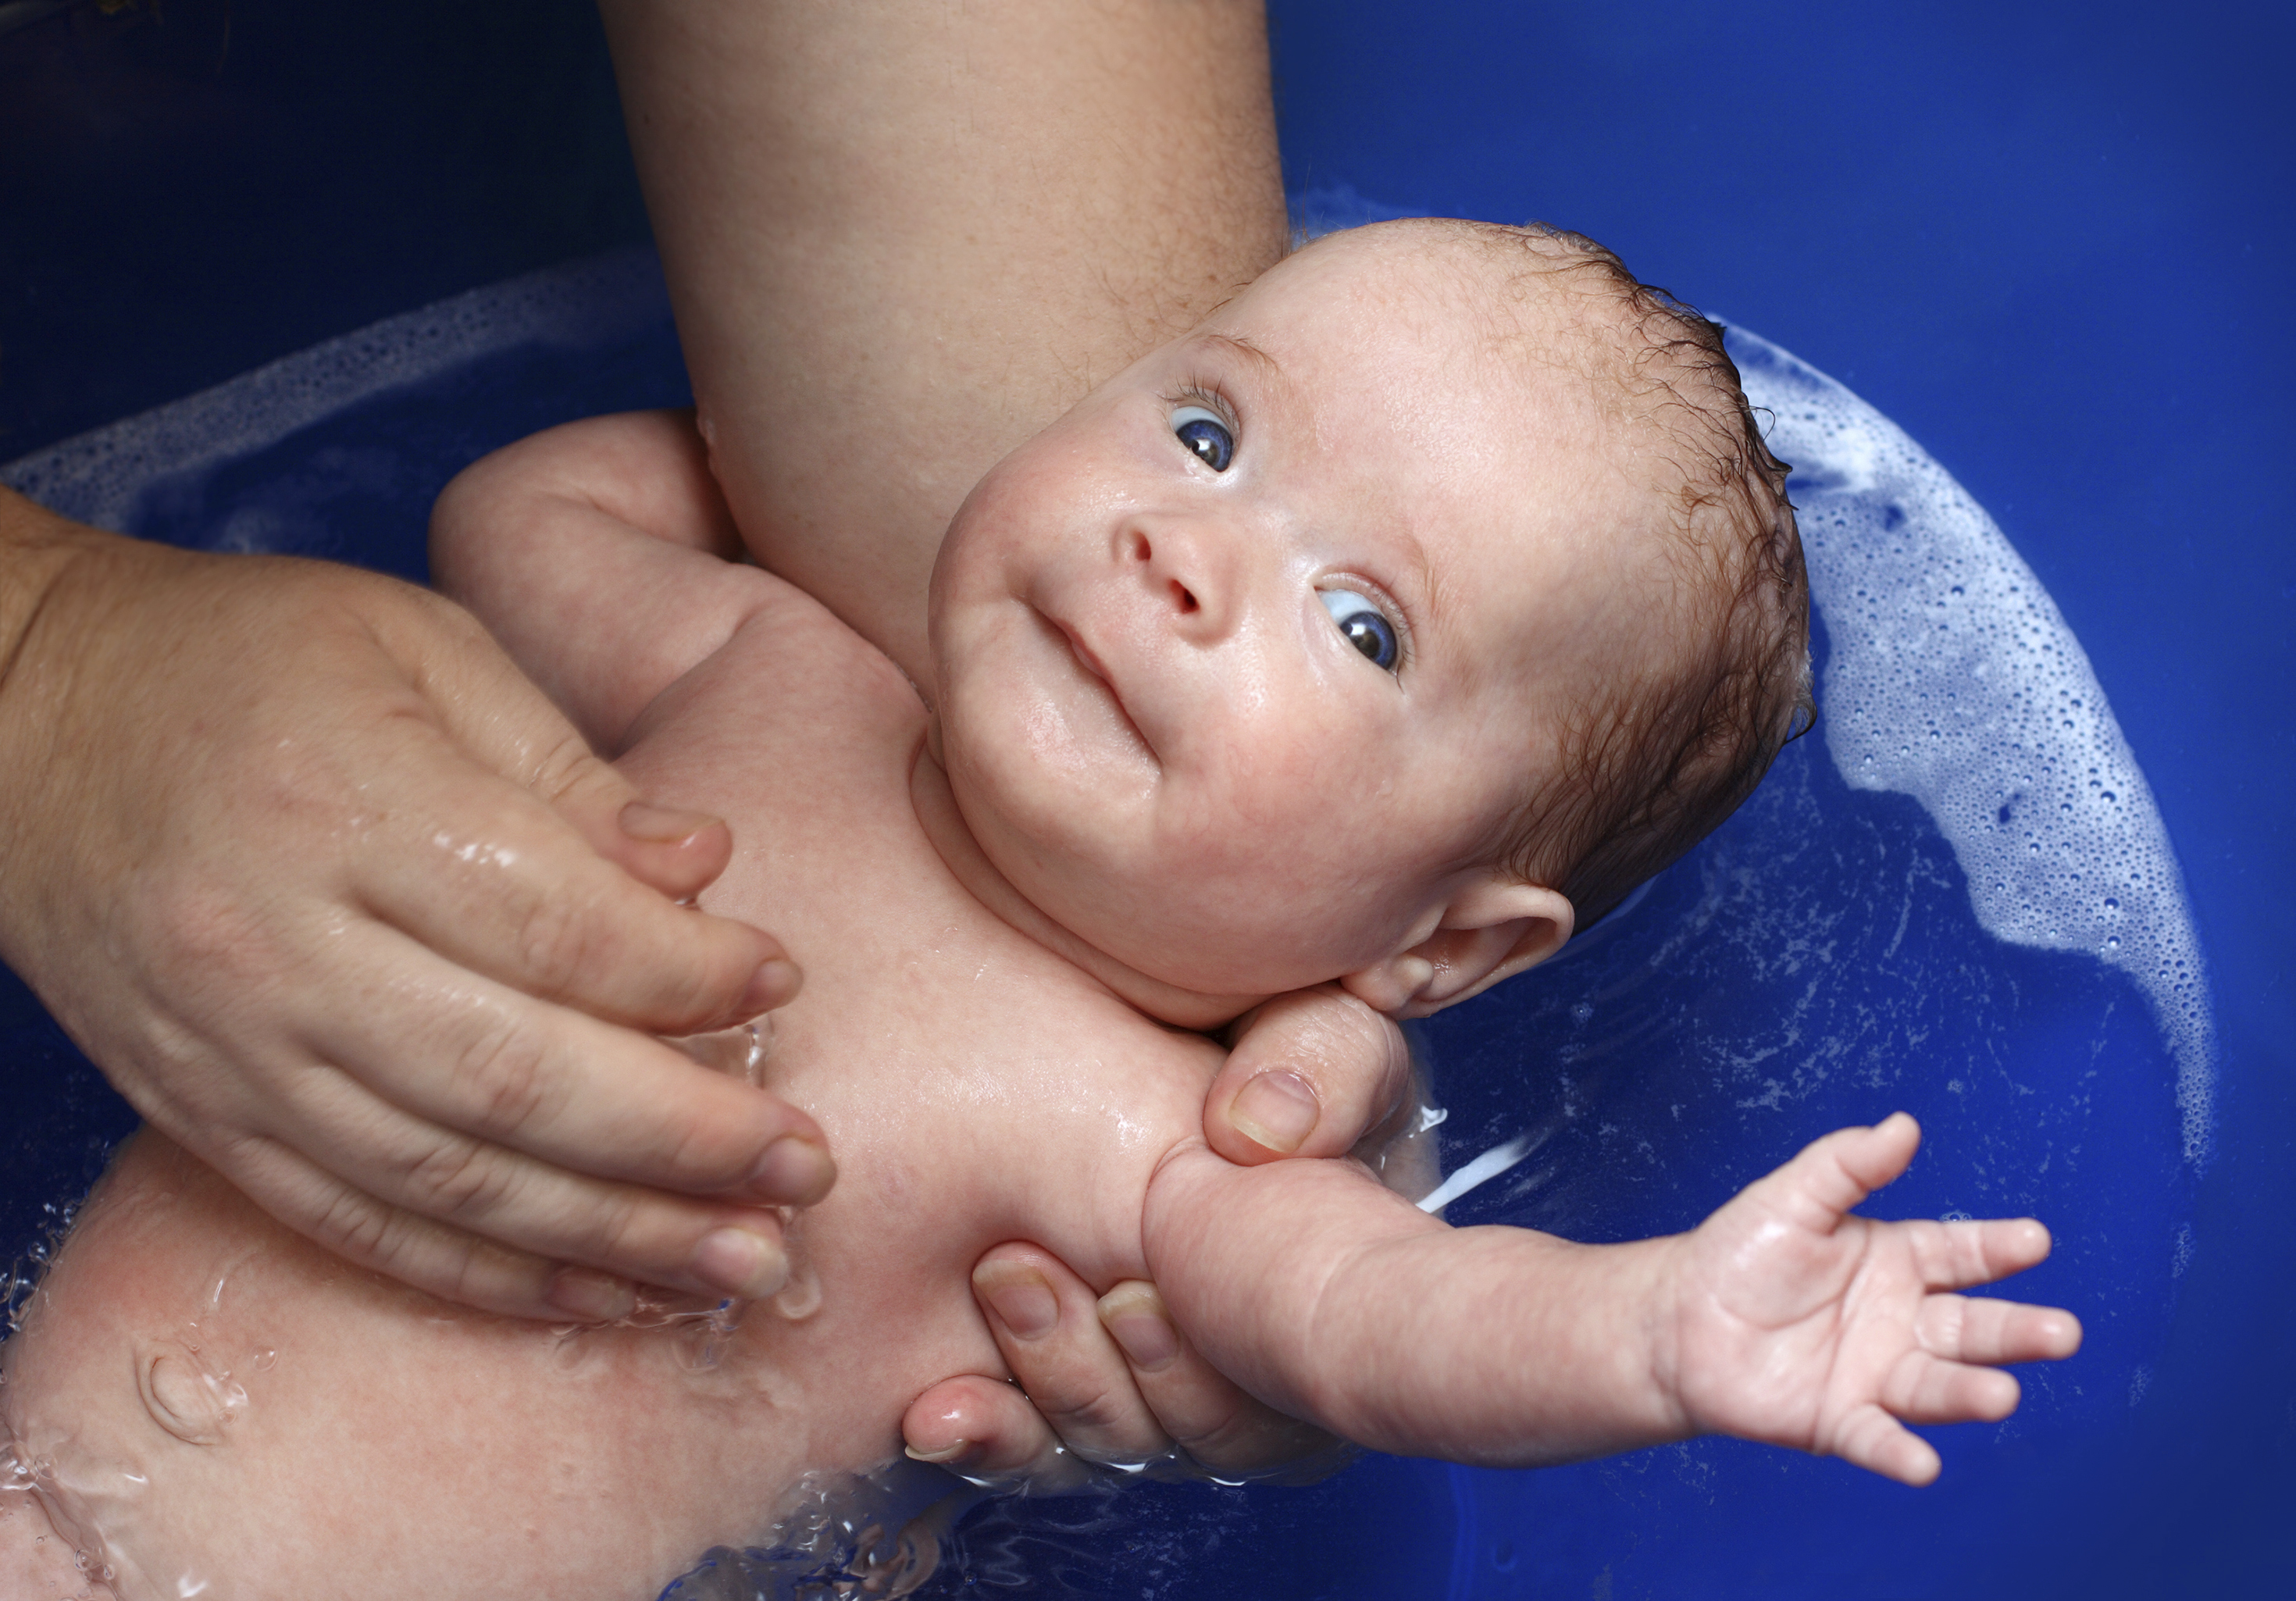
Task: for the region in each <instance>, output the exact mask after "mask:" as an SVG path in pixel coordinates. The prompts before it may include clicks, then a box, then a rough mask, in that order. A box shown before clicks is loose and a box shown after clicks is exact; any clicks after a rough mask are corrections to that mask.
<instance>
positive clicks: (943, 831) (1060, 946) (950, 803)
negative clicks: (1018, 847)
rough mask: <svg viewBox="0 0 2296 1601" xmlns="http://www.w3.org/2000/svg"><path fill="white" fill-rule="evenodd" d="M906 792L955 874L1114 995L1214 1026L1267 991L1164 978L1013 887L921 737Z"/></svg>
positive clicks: (1194, 1025)
mask: <svg viewBox="0 0 2296 1601" xmlns="http://www.w3.org/2000/svg"><path fill="white" fill-rule="evenodd" d="M909 796H910V800H911V801H912V802H913V803H914V805H915V807H916V813H917V821H918V823H919V824H921V825H922V826H923V828H924V831H925V837H926V838H927V839H929V840H931V842H932V846H933V849H934V850H936V851H938V852H939V854H940V859H941V861H942V862H943V863H944V864H946V865H947V867H948V870H949V872H951V873H952V874H955V877H956V882H957V883H961V884H963V885H964V887H965V889H966V890H968V891H971V893H972V897H973V899H976V900H978V901H980V904H981V905H983V906H985V907H988V909H989V910H990V911H991V912H993V913H995V914H996V915H997V916H998V917H1000V918H1002V919H1003V920H1004V921H1005V922H1006V923H1008V924H1012V925H1013V927H1014V928H1016V929H1018V930H1020V932H1022V933H1024V934H1026V935H1028V936H1029V938H1030V939H1031V940H1036V941H1037V944H1039V945H1042V946H1043V947H1044V948H1046V949H1047V950H1049V951H1051V952H1053V953H1054V955H1055V956H1063V957H1065V958H1067V959H1068V960H1069V961H1070V962H1071V963H1073V964H1075V965H1077V966H1078V967H1080V968H1082V969H1083V970H1084V971H1085V972H1087V973H1090V974H1091V975H1092V976H1093V977H1094V978H1095V979H1098V980H1099V981H1101V982H1102V983H1103V984H1105V985H1107V986H1108V987H1109V989H1112V990H1114V991H1115V992H1116V994H1117V996H1118V997H1119V998H1121V999H1123V1000H1124V1001H1126V1002H1128V1004H1130V1005H1131V1006H1134V1007H1136V1008H1137V1009H1138V1010H1140V1011H1141V1012H1144V1013H1145V1014H1147V1015H1149V1016H1150V1017H1152V1018H1154V1019H1155V1020H1156V1021H1157V1022H1167V1023H1170V1024H1172V1025H1174V1026H1175V1027H1177V1028H1183V1029H1203V1030H1210V1029H1217V1028H1219V1027H1220V1026H1222V1025H1223V1024H1225V1023H1228V1022H1234V1020H1235V1019H1236V1018H1238V1017H1240V1016H1242V1014H1244V1013H1246V1012H1249V1011H1251V1008H1252V1007H1254V1006H1258V1005H1259V1003H1260V1002H1262V1001H1264V1000H1266V999H1267V996H1265V995H1207V994H1204V993H1202V992H1201V991H1199V990H1194V989H1181V988H1179V987H1178V986H1177V985H1175V984H1168V983H1166V982H1164V981H1163V980H1161V979H1158V978H1152V977H1150V976H1149V975H1148V974H1146V973H1142V972H1141V971H1140V970H1139V969H1138V968H1136V967H1132V966H1128V965H1126V964H1124V963H1122V962H1119V961H1118V960H1117V959H1116V958H1115V957H1114V956H1110V955H1109V954H1108V953H1107V952H1106V951H1104V950H1102V949H1101V948H1099V947H1098V946H1095V945H1091V944H1087V942H1086V941H1085V940H1082V939H1079V938H1078V936H1077V935H1076V934H1075V933H1073V932H1070V930H1069V929H1068V928H1067V927H1066V926H1064V925H1063V924H1059V923H1055V922H1054V921H1053V919H1052V918H1051V917H1049V916H1047V915H1045V913H1044V912H1043V910H1042V909H1040V908H1039V907H1037V904H1036V903H1035V902H1034V901H1032V900H1030V899H1029V898H1028V897H1027V896H1025V895H1023V894H1021V891H1018V890H1016V889H1014V888H1013V883H1012V881H1011V880H1009V879H1007V878H1006V877H1005V875H1004V874H1002V873H999V872H998V871H997V870H996V864H995V863H994V862H992V861H990V860H989V859H988V853H987V852H985V851H983V850H981V849H980V842H978V841H976V840H975V839H974V838H973V837H972V829H970V828H968V827H967V826H966V825H965V822H964V813H963V812H961V811H959V810H958V809H957V805H956V796H955V794H954V793H953V792H951V791H950V789H949V786H948V775H947V773H946V772H944V771H943V770H942V769H941V765H940V763H939V761H937V760H935V759H934V758H933V755H932V752H931V751H930V750H928V749H927V748H926V745H925V743H924V742H923V741H922V740H920V741H919V742H918V744H917V755H916V759H915V761H914V765H913V766H912V768H910V772H909Z"/></svg>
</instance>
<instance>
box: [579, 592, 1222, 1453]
mask: <svg viewBox="0 0 2296 1601" xmlns="http://www.w3.org/2000/svg"><path fill="white" fill-rule="evenodd" d="M923 735H924V718H923V713H922V708H921V706H920V705H919V702H918V701H917V698H916V695H915V694H914V691H913V690H912V689H911V688H910V687H909V686H908V685H907V683H906V681H905V680H904V679H903V678H902V677H901V676H900V674H899V673H898V670H897V669H894V668H893V667H892V666H891V664H890V662H888V661H886V660H885V659H884V657H882V656H881V654H879V653H877V652H876V651H875V650H874V649H873V648H872V647H871V646H869V645H867V644H866V643H865V642H864V641H862V640H861V639H860V638H859V637H858V636H856V635H854V634H853V633H852V632H851V631H850V630H849V629H847V628H845V627H844V626H843V625H842V624H841V623H840V622H838V621H837V620H835V619H834V618H832V617H831V616H830V615H829V614H828V613H827V612H825V611H824V610H823V609H822V608H820V607H819V606H817V605H816V604H815V603H813V602H812V601H810V600H808V599H807V598H805V597H804V596H802V595H799V594H797V593H796V592H795V591H792V590H783V591H782V592H781V593H780V595H779V596H778V598H777V600H776V602H775V603H774V604H773V605H771V606H770V607H769V608H768V610H767V611H766V612H763V613H761V614H760V615H758V617H756V618H754V619H753V620H751V621H750V622H749V623H748V624H747V625H745V626H744V627H743V628H742V630H741V631H740V632H739V633H738V634H737V635H736V636H735V637H734V640H733V641H732V642H731V643H730V644H729V645H727V646H726V648H725V649H724V650H722V651H721V652H719V653H718V654H717V656H715V657H714V658H712V659H711V660H710V661H708V662H706V663H704V664H703V665H702V666H701V667H700V668H698V669H695V670H694V671H693V672H692V673H690V674H688V675H687V676H686V677H685V679H683V680H681V681H680V682H679V683H678V684H677V685H676V686H674V687H673V688H672V689H671V690H670V691H668V693H666V694H664V695H663V696H662V698H661V699H660V701H658V702H656V703H655V704H654V706H653V707H652V708H651V709H650V710H649V711H648V712H647V714H646V716H645V717H644V718H643V719H641V722H640V725H639V727H638V728H637V730H636V731H635V738H634V740H633V741H632V743H631V744H630V747H629V749H628V750H627V752H626V753H625V755H624V757H623V758H622V759H621V761H620V763H619V765H620V766H621V767H622V768H623V769H624V771H625V772H626V773H627V774H628V775H629V776H631V777H632V778H633V779H634V780H635V782H636V783H637V784H638V785H639V787H640V788H641V790H643V791H644V792H646V793H648V794H649V795H652V796H655V797H659V798H660V799H662V800H664V801H667V802H668V803H671V804H676V805H680V806H687V807H693V808H697V809H703V810H707V811H710V812H714V813H716V814H717V816H720V817H725V818H726V820H727V822H728V823H729V824H730V825H732V827H733V831H734V840H735V851H734V860H733V863H732V865H731V866H729V867H728V868H727V870H726V874H725V875H724V877H723V878H722V879H721V881H720V882H719V883H717V885H715V886H713V888H712V889H711V890H710V891H708V892H707V893H705V894H704V896H703V897H702V904H703V905H704V906H705V907H707V908H708V909H709V910H711V911H713V912H716V913H717V914H719V915H727V916H734V917H739V918H742V919H744V920H746V921H749V922H751V923H754V924H757V925H758V926H759V927H762V928H767V929H770V930H772V931H773V932H774V933H775V935H776V936H777V937H778V938H779V939H780V940H782V941H783V944H784V945H785V946H787V948H789V950H790V953H791V956H793V957H794V958H795V959H796V960H797V962H798V963H799V965H800V966H802V967H803V968H804V969H805V972H806V982H805V988H804V990H803V991H802V993H801V994H800V995H799V997H798V998H797V999H796V1000H795V1001H794V1002H793V1003H791V1005H790V1006H788V1007H786V1008H784V1009H783V1011H781V1012H779V1013H777V1014H775V1018H774V1045H773V1054H772V1055H771V1057H770V1059H769V1060H768V1062H767V1066H766V1070H765V1071H766V1078H765V1082H766V1084H767V1088H771V1089H773V1090H774V1091H775V1092H776V1093H778V1094H780V1095H783V1096H786V1097H788V1098H789V1099H791V1100H792V1101H794V1102H796V1103H797V1104H799V1105H801V1106H803V1107H805V1108H806V1109H807V1110H808V1112H811V1113H812V1114H813V1115H814V1116H815V1117H816V1118H817V1119H818V1120H819V1121H820V1122H821V1123H822V1125H823V1127H824V1129H825V1130H826V1131H827V1133H828V1135H829V1137H830V1141H831V1145H832V1150H833V1151H834V1152H835V1153H836V1155H837V1161H838V1170H839V1178H838V1183H837V1187H836V1188H835V1190H834V1191H833V1192H832V1194H831V1195H830V1197H829V1198H828V1199H827V1200H826V1201H824V1203H822V1204H821V1205H820V1206H818V1207H816V1208H815V1209H813V1210H812V1211H810V1212H808V1213H807V1214H806V1215H805V1216H804V1217H803V1219H801V1221H800V1223H799V1257H800V1260H801V1262H802V1264H803V1265H804V1266H805V1267H807V1268H809V1269H810V1270H811V1271H812V1272H814V1273H816V1274H817V1275H818V1277H819V1280H820V1288H821V1299H820V1305H819V1309H818V1310H816V1311H815V1312H813V1313H812V1314H811V1315H809V1316H808V1317H807V1318H803V1319H802V1320H799V1321H797V1322H794V1323H792V1322H788V1321H785V1320H782V1319H779V1318H770V1317H767V1316H766V1315H765V1314H764V1309H760V1310H759V1312H758V1314H754V1315H753V1317H752V1319H751V1323H752V1325H753V1326H745V1334H746V1335H747V1336H748V1337H750V1339H752V1340H753V1341H754V1342H755V1345H756V1348H757V1350H758V1353H759V1355H760V1358H761V1359H766V1360H768V1361H770V1363H771V1365H772V1366H774V1367H776V1368H785V1370H786V1374H787V1376H786V1378H785V1379H784V1380H783V1382H784V1383H791V1384H794V1385H796V1386H799V1387H801V1388H802V1389H803V1390H804V1391H805V1392H806V1393H807V1394H808V1396H809V1397H810V1398H811V1401H812V1405H811V1407H810V1408H809V1410H810V1412H811V1414H812V1415H813V1416H815V1417H816V1418H818V1419H819V1420H820V1422H821V1424H822V1425H823V1426H824V1428H825V1429H827V1430H828V1431H830V1432H829V1433H824V1434H823V1435H821V1436H818V1437H817V1438H816V1444H815V1447H814V1451H813V1457H812V1459H813V1460H814V1461H816V1462H823V1461H827V1460H828V1459H829V1458H831V1457H841V1458H842V1460H844V1461H845V1462H848V1463H854V1462H862V1461H869V1460H874V1459H877V1458H880V1457H883V1456H884V1455H886V1454H887V1453H888V1452H889V1451H890V1449H893V1448H894V1447H895V1445H896V1443H897V1427H898V1417H899V1414H900V1412H901V1409H902V1408H904V1407H905V1406H906V1403H907V1402H908V1401H909V1400H911V1399H913V1398H914V1395H915V1394H916V1393H917V1392H920V1391H922V1389H923V1388H924V1387H926V1386H927V1385H929V1384H931V1383H933V1382H935V1381H937V1380H939V1379H941V1378H944V1377H947V1376H948V1375H952V1374H955V1373H959V1372H985V1373H992V1374H995V1373H1001V1372H1002V1371H1003V1367H1002V1364H1001V1361H1000V1359H998V1357H997V1354H996V1347H995V1345H994V1342H992V1341H991V1340H990V1338H989V1336H988V1331H987V1329H986V1327H985V1326H984V1325H983V1324H982V1323H981V1321H980V1316H979V1314H978V1312H977V1311H976V1310H975V1309H974V1306H973V1301H972V1291H971V1285H970V1277H969V1276H970V1269H971V1267H972V1262H973V1261H974V1260H975V1259H977V1258H978V1257H979V1256H980V1253H981V1252H983V1251H985V1250H987V1249H988V1247H989V1246H991V1245H994V1244H998V1243H999V1242H1001V1241H1005V1240H1012V1239H1025V1240H1030V1241H1033V1242H1035V1243H1037V1244H1041V1245H1043V1246H1045V1247H1046V1248H1047V1249H1049V1250H1051V1251H1053V1252H1054V1253H1055V1254H1057V1255H1059V1256H1060V1257H1062V1259H1063V1260H1066V1261H1067V1262H1068V1263H1069V1265H1070V1266H1071V1267H1072V1268H1075V1269H1076V1270H1077V1271H1078V1273H1079V1274H1080V1275H1081V1276H1083V1277H1085V1278H1086V1279H1087V1281H1089V1282H1092V1283H1094V1284H1095V1285H1102V1286H1105V1285H1109V1284H1111V1283H1113V1282H1114V1281H1116V1280H1118V1279H1120V1278H1127V1277H1145V1276H1146V1273H1147V1268H1146V1263H1145V1261H1144V1257H1143V1253H1142V1247H1141V1211H1142V1201H1143V1197H1144V1195H1145V1192H1146V1189H1147V1185H1148V1181H1149V1178H1150V1177H1151V1176H1152V1173H1153V1171H1154V1169H1155V1166H1156V1164H1157V1162H1159V1161H1160V1159H1161V1158H1162V1157H1163V1156H1164V1155H1165V1154H1167V1153H1168V1152H1169V1151H1170V1150H1171V1149H1173V1148H1174V1146H1175V1145H1177V1144H1179V1143H1181V1142H1182V1141H1185V1140H1187V1139H1191V1138H1193V1137H1195V1134H1196V1131H1197V1129H1198V1127H1199V1123H1200V1120H1201V1107H1202V1100H1203V1095H1204V1091H1205V1088H1206V1087H1207V1085H1208V1084H1209V1083H1210V1076H1211V1073H1212V1071H1213V1070H1214V1069H1215V1068H1216V1067H1217V1065H1218V1053H1217V1051H1216V1049H1215V1047H1212V1046H1211V1045H1210V1044H1209V1043H1208V1042H1206V1041H1205V1040H1203V1039H1201V1038H1200V1037H1198V1036H1195V1035H1192V1034H1186V1033H1183V1032H1179V1031H1177V1030H1169V1029H1165V1028H1162V1027H1160V1026H1159V1025H1157V1024H1155V1023H1153V1022H1149V1021H1148V1020H1147V1019H1145V1018H1144V1017H1143V1016H1141V1015H1140V1014H1138V1013H1137V1012H1136V1011H1135V1010H1133V1009H1132V1008H1131V1007H1130V1006H1128V1005H1126V1004H1125V1003H1123V1002H1122V1001H1119V999H1117V998H1115V997H1114V996H1112V995H1111V994H1110V993H1109V992H1108V991H1107V990H1106V989H1104V988H1103V987H1102V986H1101V985H1100V984H1098V983H1097V982H1095V981H1093V980H1091V979H1090V978H1088V977H1087V976H1086V975H1085V974H1084V973H1081V972H1079V971H1078V969H1077V968H1075V967H1074V966H1073V965H1070V963H1068V962H1067V961H1066V960H1064V959H1063V958H1062V957H1060V956H1056V955H1054V954H1053V953H1052V952H1050V951H1048V950H1046V948H1044V947H1042V946H1040V945H1038V944H1037V943H1036V942H1035V941H1034V940H1029V939H1028V938H1027V937H1025V936H1024V935H1022V934H1021V933H1019V932H1015V931H1014V930H1013V929H1012V928H1011V927H1009V926H1008V925H1007V924H1005V923H1004V922H1002V921H1001V920H999V919H998V918H997V917H996V916H995V915H993V914H992V913H990V912H989V911H988V910H987V909H986V908H985V907H982V905H981V904H980V902H979V901H978V900H976V899H973V897H972V895H971V894H969V893H968V892H967V891H965V890H964V887H963V886H962V885H960V884H959V883H957V882H956V880H955V878H954V877H953V876H952V875H951V874H950V873H949V871H948V870H947V867H946V866H944V865H943V863H942V861H941V859H940V857H939V855H938V854H937V853H936V851H935V850H934V848H933V846H932V843H931V841H930V839H929V838H928V837H927V835H926V833H924V831H923V829H922V826H921V825H920V824H919V822H918V819H917V814H916V809H915V806H914V803H913V801H912V797H911V784H912V774H913V769H914V767H915V764H916V763H917V762H919V761H920V760H923V759H926V758H924V757H923V756H922V740H923Z"/></svg>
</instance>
